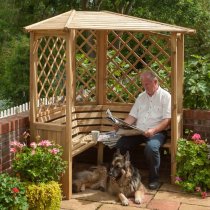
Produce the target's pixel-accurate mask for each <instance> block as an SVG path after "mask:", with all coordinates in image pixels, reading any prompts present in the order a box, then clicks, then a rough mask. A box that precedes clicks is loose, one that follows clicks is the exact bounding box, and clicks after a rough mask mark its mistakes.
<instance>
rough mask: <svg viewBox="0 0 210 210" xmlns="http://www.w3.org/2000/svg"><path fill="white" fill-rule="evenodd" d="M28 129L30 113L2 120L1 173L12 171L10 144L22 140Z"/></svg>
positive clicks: (0, 124) (0, 132)
mask: <svg viewBox="0 0 210 210" xmlns="http://www.w3.org/2000/svg"><path fill="white" fill-rule="evenodd" d="M28 128H29V118H28V112H23V113H20V114H16V115H13V116H11V117H7V118H3V119H0V173H1V172H3V171H7V170H9V169H10V164H11V154H10V142H11V141H14V140H18V139H20V137H21V136H22V134H23V132H24V131H26V130H28Z"/></svg>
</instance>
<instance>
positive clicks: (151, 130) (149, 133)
mask: <svg viewBox="0 0 210 210" xmlns="http://www.w3.org/2000/svg"><path fill="white" fill-rule="evenodd" d="M155 133H156V132H155V129H154V128H150V129H148V130H147V131H145V132H144V135H145V136H146V137H147V138H150V137H152V136H154V135H155Z"/></svg>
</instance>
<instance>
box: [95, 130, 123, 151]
mask: <svg viewBox="0 0 210 210" xmlns="http://www.w3.org/2000/svg"><path fill="white" fill-rule="evenodd" d="M120 137H121V136H120V135H118V134H116V131H109V132H104V133H100V135H99V137H98V142H102V143H103V144H104V145H106V146H108V147H109V148H113V147H115V145H116V143H117V141H118V139H119V138H120Z"/></svg>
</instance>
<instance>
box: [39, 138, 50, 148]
mask: <svg viewBox="0 0 210 210" xmlns="http://www.w3.org/2000/svg"><path fill="white" fill-rule="evenodd" d="M38 145H39V146H41V147H49V146H52V143H51V142H50V141H49V140H42V141H41V142H39V144H38Z"/></svg>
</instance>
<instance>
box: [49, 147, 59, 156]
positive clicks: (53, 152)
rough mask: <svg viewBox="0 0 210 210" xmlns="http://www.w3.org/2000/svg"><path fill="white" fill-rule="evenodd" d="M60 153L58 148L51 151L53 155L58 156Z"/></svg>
mask: <svg viewBox="0 0 210 210" xmlns="http://www.w3.org/2000/svg"><path fill="white" fill-rule="evenodd" d="M58 152H59V149H57V148H53V149H51V150H50V153H52V154H53V155H56V154H57V153H58Z"/></svg>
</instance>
